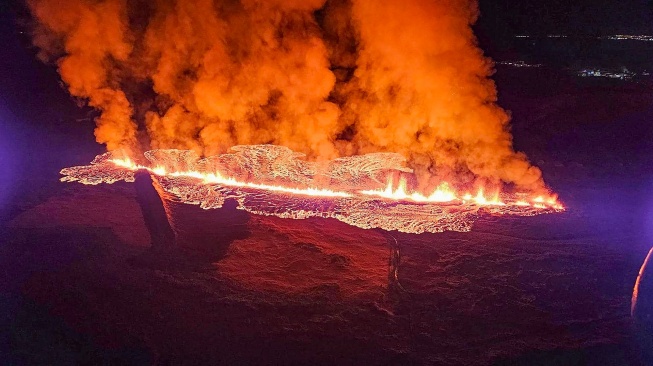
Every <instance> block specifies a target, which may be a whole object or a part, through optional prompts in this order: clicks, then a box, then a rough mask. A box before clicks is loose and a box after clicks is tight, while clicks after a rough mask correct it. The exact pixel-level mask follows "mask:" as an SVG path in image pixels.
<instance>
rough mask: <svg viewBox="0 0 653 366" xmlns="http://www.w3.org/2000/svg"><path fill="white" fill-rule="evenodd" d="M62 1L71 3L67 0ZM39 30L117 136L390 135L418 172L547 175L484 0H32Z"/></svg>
mask: <svg viewBox="0 0 653 366" xmlns="http://www.w3.org/2000/svg"><path fill="white" fill-rule="evenodd" d="M62 3H65V4H62ZM29 5H30V8H31V10H32V13H33V15H34V17H35V19H36V20H37V23H38V24H37V27H36V28H35V31H34V35H35V37H34V43H35V44H36V45H37V46H38V47H39V48H40V49H41V50H42V51H41V55H42V56H43V57H44V58H47V59H54V60H56V61H57V64H58V66H59V70H60V73H61V77H62V79H63V81H64V82H65V83H66V84H67V85H68V86H69V89H70V92H71V94H73V95H75V96H77V97H80V98H86V99H87V100H88V103H89V104H90V105H91V106H93V107H96V108H97V109H99V110H100V111H101V112H102V114H101V116H100V117H99V119H98V121H97V123H98V127H97V129H96V136H97V140H98V142H100V143H104V144H106V145H107V148H108V149H109V150H114V149H120V148H123V149H132V150H134V149H144V148H180V149H192V150H195V151H197V152H199V153H203V154H206V155H212V154H216V153H221V152H224V151H226V150H227V149H228V148H229V147H231V146H234V145H237V144H263V143H272V144H279V145H284V146H287V147H289V148H291V149H293V150H295V151H300V152H303V153H305V154H307V156H308V157H309V158H310V159H314V160H320V159H332V158H334V157H337V156H342V155H353V154H358V153H367V152H376V151H391V152H398V153H401V154H403V155H405V156H406V157H407V158H408V159H409V165H410V166H411V167H412V168H413V169H415V172H416V174H417V177H418V180H419V183H420V184H421V185H423V186H424V185H430V184H433V183H434V182H435V181H436V180H438V179H441V178H445V177H446V178H447V179H449V180H450V181H463V182H464V181H467V182H470V181H473V180H478V179H481V180H484V181H486V182H493V183H498V182H500V181H503V182H509V183H514V184H516V185H518V186H521V187H522V188H529V189H534V190H535V189H542V188H543V187H544V185H543V183H542V180H541V174H540V171H539V169H537V168H535V167H533V166H531V165H530V163H529V162H528V160H527V159H526V157H525V156H524V155H523V154H521V153H516V152H515V151H514V150H513V148H512V140H511V139H512V137H511V135H510V133H509V130H508V121H509V117H508V114H507V113H506V112H505V111H504V110H502V109H501V108H500V107H498V106H497V105H496V104H495V102H496V88H495V85H494V83H493V82H492V81H491V80H490V79H489V76H490V75H491V73H492V63H491V62H490V60H488V59H486V58H485V57H484V56H483V54H482V51H481V50H480V49H479V48H478V47H477V45H476V39H475V37H474V34H473V32H472V29H471V25H472V24H473V23H474V21H475V20H476V18H477V16H478V9H477V4H476V1H473V0H430V1H429V0H401V1H400V0H386V1H372V0H329V1H326V2H325V1H324V0H267V1H265V0H198V1H192V2H190V1H183V0H156V1H134V2H129V3H128V2H126V0H66V1H61V0H30V1H29Z"/></svg>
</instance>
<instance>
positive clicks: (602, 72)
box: [578, 69, 648, 80]
mask: <svg viewBox="0 0 653 366" xmlns="http://www.w3.org/2000/svg"><path fill="white" fill-rule="evenodd" d="M641 75H643V76H647V75H648V73H647V72H643V73H642V74H641ZM578 76H581V77H598V78H608V79H620V80H630V79H632V78H634V77H635V76H637V73H634V72H631V71H628V70H626V69H624V70H622V71H614V70H606V69H583V70H580V71H578Z"/></svg>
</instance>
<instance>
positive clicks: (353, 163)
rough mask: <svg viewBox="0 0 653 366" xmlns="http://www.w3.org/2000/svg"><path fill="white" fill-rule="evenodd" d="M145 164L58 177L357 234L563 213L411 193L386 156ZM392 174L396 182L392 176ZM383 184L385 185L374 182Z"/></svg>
mask: <svg viewBox="0 0 653 366" xmlns="http://www.w3.org/2000/svg"><path fill="white" fill-rule="evenodd" d="M145 157H146V158H147V159H148V160H149V164H147V165H141V164H138V163H136V162H135V161H134V160H132V159H130V158H117V157H115V156H114V155H113V154H112V153H105V154H102V155H99V156H97V157H96V158H95V159H94V160H93V162H92V163H91V164H90V165H87V166H77V167H71V168H66V169H63V170H62V171H61V174H63V175H64V177H62V178H61V180H62V181H65V182H73V181H77V182H80V183H83V184H93V185H94V184H99V183H109V184H110V183H114V182H117V181H126V182H133V181H134V179H135V175H134V173H135V172H136V171H137V170H147V171H148V172H150V173H151V174H152V176H153V177H154V178H155V179H156V180H157V181H158V182H159V184H160V186H161V187H162V189H163V190H164V191H165V192H168V193H170V194H172V195H173V196H174V197H176V198H177V199H179V201H180V202H182V203H187V204H196V205H200V207H202V208H204V209H212V208H220V207H222V205H223V204H224V202H225V200H226V199H228V198H229V199H235V200H236V202H237V203H238V207H239V208H240V209H243V210H246V211H248V212H251V213H254V214H260V215H274V216H278V217H283V218H292V219H304V218H308V217H323V218H334V219H337V220H340V221H343V222H346V223H348V224H350V225H353V226H357V227H360V228H364V229H370V228H381V229H384V230H398V231H401V232H406V233H423V232H433V233H435V232H442V231H445V230H454V231H469V230H470V229H471V226H472V223H473V222H474V220H475V219H476V217H478V215H479V213H484V214H491V215H518V216H533V215H539V214H545V213H552V212H560V211H563V210H564V208H563V206H562V205H561V204H560V203H559V202H558V200H557V196H555V195H541V194H538V195H532V196H529V195H528V194H526V193H510V192H503V191H501V190H498V189H496V188H494V189H495V190H492V191H491V193H488V192H487V190H486V189H485V188H484V187H480V188H478V189H477V190H476V193H475V194H472V193H469V192H466V193H464V194H461V193H459V192H460V191H459V190H458V189H456V187H454V186H453V185H452V184H450V183H449V182H440V183H439V184H438V185H437V186H436V188H435V189H434V190H433V191H431V192H428V191H427V192H420V191H417V190H414V189H413V188H411V186H410V184H409V180H408V178H407V177H408V175H409V174H412V173H411V171H410V170H409V169H407V168H405V167H404V166H403V165H402V160H401V159H399V158H398V156H396V155H393V154H369V155H360V156H356V157H351V158H339V159H337V160H334V161H331V162H328V163H324V162H323V163H313V162H307V161H305V160H303V159H301V157H299V156H298V155H296V154H294V152H292V150H290V149H287V148H284V147H280V146H274V145H249V146H238V147H235V148H233V149H232V152H231V153H229V154H223V155H216V156H212V157H207V158H204V159H202V158H200V157H199V156H197V155H195V154H194V153H193V152H192V151H189V150H174V149H171V150H151V151H148V152H146V153H145ZM398 173H399V175H400V178H399V179H398V180H397V179H396V178H394V179H393V178H392V177H396V176H397V174H398ZM383 181H386V182H387V183H386V184H381V185H380V184H379V182H383Z"/></svg>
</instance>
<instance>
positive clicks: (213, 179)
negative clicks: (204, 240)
mask: <svg viewBox="0 0 653 366" xmlns="http://www.w3.org/2000/svg"><path fill="white" fill-rule="evenodd" d="M110 161H111V162H112V163H114V164H116V165H117V166H119V167H123V168H127V169H129V170H133V171H136V170H140V169H145V170H147V171H149V172H152V173H154V174H156V175H158V176H163V177H165V176H170V177H187V178H196V179H199V180H201V181H202V183H203V184H220V185H225V186H229V187H241V188H253V189H260V190H264V191H272V192H283V193H290V194H298V195H304V196H317V197H351V194H349V193H346V192H337V191H332V190H329V189H320V188H290V187H284V186H279V185H269V184H258V183H251V182H241V181H238V180H236V179H234V178H228V177H223V176H222V174H220V172H215V173H204V172H199V171H194V170H189V171H172V172H168V171H167V170H166V168H165V167H162V166H157V167H155V168H149V167H146V166H144V165H138V164H135V163H134V162H133V161H131V159H129V158H127V159H111V160H110Z"/></svg>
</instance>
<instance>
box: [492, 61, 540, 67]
mask: <svg viewBox="0 0 653 366" xmlns="http://www.w3.org/2000/svg"><path fill="white" fill-rule="evenodd" d="M497 64H499V65H506V66H512V67H542V66H544V65H542V64H528V63H526V62H524V61H497Z"/></svg>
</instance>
